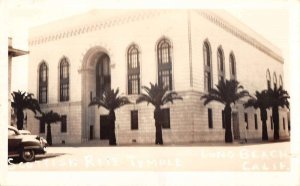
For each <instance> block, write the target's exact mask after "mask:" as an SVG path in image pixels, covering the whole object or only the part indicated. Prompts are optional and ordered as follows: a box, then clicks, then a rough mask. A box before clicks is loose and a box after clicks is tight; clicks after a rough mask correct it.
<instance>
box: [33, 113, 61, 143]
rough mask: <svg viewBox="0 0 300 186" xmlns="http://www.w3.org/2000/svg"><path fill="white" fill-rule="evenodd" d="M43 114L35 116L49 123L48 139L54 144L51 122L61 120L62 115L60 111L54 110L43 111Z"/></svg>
mask: <svg viewBox="0 0 300 186" xmlns="http://www.w3.org/2000/svg"><path fill="white" fill-rule="evenodd" d="M41 114H42V115H41V116H35V118H36V119H38V120H40V121H41V122H44V123H46V124H47V136H46V139H47V142H48V144H49V145H52V134H51V124H52V123H56V122H58V121H61V116H60V115H59V114H58V113H56V112H53V111H52V110H51V111H50V112H46V113H44V112H41Z"/></svg>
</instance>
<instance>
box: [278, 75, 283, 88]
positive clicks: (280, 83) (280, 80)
mask: <svg viewBox="0 0 300 186" xmlns="http://www.w3.org/2000/svg"><path fill="white" fill-rule="evenodd" d="M279 86H280V87H283V81H282V76H281V75H279Z"/></svg>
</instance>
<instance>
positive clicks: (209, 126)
mask: <svg viewBox="0 0 300 186" xmlns="http://www.w3.org/2000/svg"><path fill="white" fill-rule="evenodd" d="M207 111H208V128H210V129H212V128H213V119H212V109H210V108H209V109H208V110H207Z"/></svg>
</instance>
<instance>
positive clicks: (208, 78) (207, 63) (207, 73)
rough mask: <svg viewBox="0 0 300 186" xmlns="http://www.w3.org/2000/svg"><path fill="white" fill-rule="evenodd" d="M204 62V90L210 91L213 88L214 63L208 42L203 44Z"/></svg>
mask: <svg viewBox="0 0 300 186" xmlns="http://www.w3.org/2000/svg"><path fill="white" fill-rule="evenodd" d="M203 62H204V90H205V91H210V90H211V88H212V63H211V49H210V45H209V43H208V41H205V42H204V44H203Z"/></svg>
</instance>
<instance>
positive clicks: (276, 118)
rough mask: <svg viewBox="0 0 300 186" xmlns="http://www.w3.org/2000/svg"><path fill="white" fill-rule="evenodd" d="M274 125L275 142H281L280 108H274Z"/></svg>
mask: <svg viewBox="0 0 300 186" xmlns="http://www.w3.org/2000/svg"><path fill="white" fill-rule="evenodd" d="M272 115H273V124H274V140H279V111H278V107H277V106H274V107H272Z"/></svg>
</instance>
